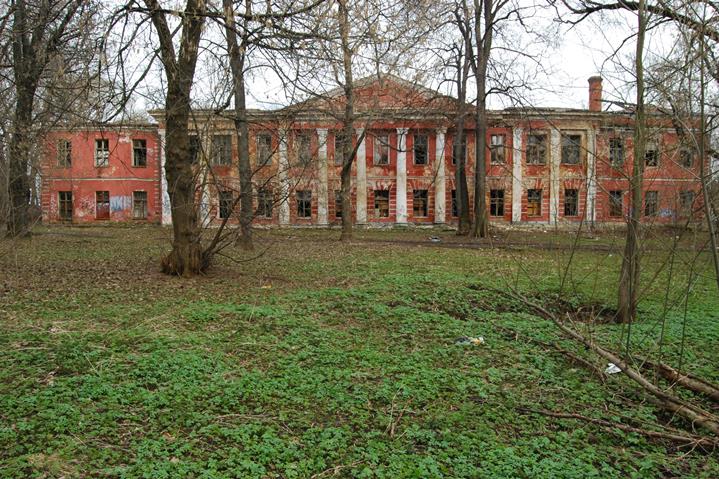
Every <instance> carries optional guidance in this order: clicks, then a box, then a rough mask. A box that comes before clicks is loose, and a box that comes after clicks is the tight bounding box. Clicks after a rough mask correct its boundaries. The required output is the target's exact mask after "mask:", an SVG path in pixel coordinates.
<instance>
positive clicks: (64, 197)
mask: <svg viewBox="0 0 719 479" xmlns="http://www.w3.org/2000/svg"><path fill="white" fill-rule="evenodd" d="M57 197H58V209H57V214H58V216H59V217H60V219H61V220H63V221H72V191H59V192H58V194H57Z"/></svg>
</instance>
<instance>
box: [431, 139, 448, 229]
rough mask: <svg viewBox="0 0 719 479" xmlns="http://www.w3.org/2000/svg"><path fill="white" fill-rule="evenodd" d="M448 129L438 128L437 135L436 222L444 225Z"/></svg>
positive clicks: (435, 175)
mask: <svg viewBox="0 0 719 479" xmlns="http://www.w3.org/2000/svg"><path fill="white" fill-rule="evenodd" d="M446 132H447V129H446V128H438V129H437V133H436V139H437V141H436V154H435V163H436V165H435V173H434V222H435V223H437V224H443V223H444V222H445V220H446V211H445V206H446V204H447V193H446V187H447V185H446V182H445V178H444V175H445V173H444V135H445V133H446Z"/></svg>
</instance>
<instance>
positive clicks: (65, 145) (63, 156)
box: [57, 139, 72, 168]
mask: <svg viewBox="0 0 719 479" xmlns="http://www.w3.org/2000/svg"><path fill="white" fill-rule="evenodd" d="M57 166H59V167H60V168H70V167H71V166H72V143H71V142H70V140H64V139H63V140H57Z"/></svg>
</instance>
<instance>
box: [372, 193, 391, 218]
mask: <svg viewBox="0 0 719 479" xmlns="http://www.w3.org/2000/svg"><path fill="white" fill-rule="evenodd" d="M374 215H375V217H376V218H389V190H374Z"/></svg>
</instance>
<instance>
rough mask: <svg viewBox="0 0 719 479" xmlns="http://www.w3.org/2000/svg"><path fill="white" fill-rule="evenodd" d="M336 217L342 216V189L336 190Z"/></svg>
mask: <svg viewBox="0 0 719 479" xmlns="http://www.w3.org/2000/svg"><path fill="white" fill-rule="evenodd" d="M335 218H338V219H339V218H342V191H341V190H335Z"/></svg>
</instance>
